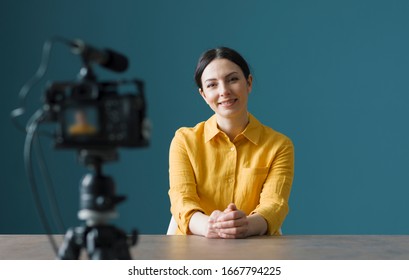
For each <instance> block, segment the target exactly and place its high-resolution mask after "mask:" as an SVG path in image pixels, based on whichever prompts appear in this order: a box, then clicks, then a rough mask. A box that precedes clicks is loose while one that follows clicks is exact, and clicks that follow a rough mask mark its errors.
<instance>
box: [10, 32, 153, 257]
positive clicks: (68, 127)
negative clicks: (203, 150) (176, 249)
mask: <svg viewBox="0 0 409 280" xmlns="http://www.w3.org/2000/svg"><path fill="white" fill-rule="evenodd" d="M54 42H62V43H64V44H65V45H68V46H69V47H70V48H71V51H72V52H73V53H74V54H76V55H79V56H80V57H81V59H82V63H83V65H82V68H81V69H80V71H79V74H78V77H77V79H76V80H75V81H70V82H53V83H51V84H50V85H49V86H48V87H47V88H46V90H45V94H44V100H43V101H44V102H43V105H42V107H41V108H39V109H38V110H37V111H36V112H35V113H34V114H33V115H32V116H31V118H30V119H29V121H28V123H27V125H26V127H25V129H23V130H24V131H25V132H26V141H25V145H24V158H25V166H26V172H27V175H28V177H29V181H30V186H31V188H32V193H33V197H34V201H35V203H36V208H37V210H38V213H39V216H40V219H41V222H42V223H43V226H44V229H45V230H46V232H47V235H48V237H49V240H50V242H51V245H52V246H53V248H54V251H55V253H56V255H57V257H58V258H59V259H78V258H79V257H80V253H81V250H82V249H86V251H87V253H88V257H89V258H90V259H130V258H131V254H130V251H129V247H130V246H133V245H135V244H136V241H137V232H136V230H133V231H132V232H131V234H126V233H125V232H124V231H122V230H121V229H119V228H117V227H115V226H113V225H110V224H109V221H110V220H111V219H114V218H116V217H117V211H116V205H117V204H118V203H120V202H122V201H124V200H125V198H126V197H125V196H123V195H116V186H115V183H114V180H113V179H112V178H111V177H110V176H107V175H105V174H104V173H103V164H104V163H106V162H108V161H115V160H117V159H118V151H117V149H118V148H120V147H129V148H135V147H145V146H147V145H148V143H149V137H150V125H149V122H148V121H147V118H146V102H145V97H144V83H143V81H141V80H138V79H132V80H118V81H98V80H97V78H96V76H95V74H94V72H93V69H92V67H91V65H92V64H93V63H96V64H99V65H100V66H102V67H104V68H107V69H109V70H112V71H115V72H122V71H125V70H126V68H127V67H128V59H127V58H126V57H125V56H124V55H122V54H119V53H117V52H115V51H113V50H109V49H106V50H99V49H97V48H94V47H92V46H90V45H88V44H85V43H84V42H83V41H82V40H79V39H77V40H71V41H70V40H66V39H64V38H60V37H57V38H54V39H53V40H49V41H46V43H45V44H44V48H43V58H42V63H41V64H40V67H39V68H38V70H37V72H36V74H35V75H34V77H33V78H32V79H31V80H29V81H28V82H27V83H26V84H25V85H24V86H23V88H22V90H21V91H20V94H19V96H20V99H21V102H22V105H21V107H19V108H17V109H15V110H13V111H12V114H11V115H12V119H13V120H14V119H16V118H17V117H19V116H21V115H23V114H24V112H25V99H26V96H27V93H28V92H29V91H30V90H31V88H32V87H33V85H34V84H36V83H37V82H38V81H39V80H40V79H41V78H42V77H43V76H44V74H45V72H46V69H47V65H48V58H49V54H50V50H51V46H52V45H53V43H54ZM43 123H53V124H56V130H55V132H54V133H52V137H53V138H54V142H55V147H56V148H68V149H76V150H77V152H78V157H79V161H80V162H81V163H82V164H84V165H85V166H86V167H88V168H89V169H90V172H89V173H88V174H86V175H85V176H84V177H83V178H82V179H81V181H80V184H79V200H80V203H79V205H80V209H79V211H78V218H79V219H80V220H81V221H83V225H81V226H78V227H71V228H68V229H67V231H66V234H65V237H64V241H63V243H62V244H61V246H60V247H59V249H58V250H57V248H56V247H57V246H56V244H55V241H54V240H53V237H52V235H51V231H50V227H49V224H48V221H47V218H46V217H45V216H46V215H45V211H44V208H43V207H42V204H41V202H40V198H39V194H38V191H37V189H36V184H35V178H34V177H35V176H34V171H33V163H32V150H33V149H32V147H33V146H34V145H35V144H36V143H38V142H36V141H35V140H36V139H38V135H39V134H40V133H39V132H38V128H39V126H40V125H41V124H43ZM20 128H21V127H20ZM46 181H47V180H46ZM55 204H56V203H55ZM55 209H56V208H55ZM60 220H61V219H60ZM61 224H62V223H61Z"/></svg>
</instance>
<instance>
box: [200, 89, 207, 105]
mask: <svg viewBox="0 0 409 280" xmlns="http://www.w3.org/2000/svg"><path fill="white" fill-rule="evenodd" d="M199 93H200V95H201V96H202V97H203V99H204V101H206V103H207V99H206V94H205V93H204V91H203V90H202V89H201V88H199ZM207 104H209V103H207Z"/></svg>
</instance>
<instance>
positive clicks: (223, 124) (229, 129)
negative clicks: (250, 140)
mask: <svg viewBox="0 0 409 280" xmlns="http://www.w3.org/2000/svg"><path fill="white" fill-rule="evenodd" d="M216 120H217V125H218V126H219V129H220V130H221V131H223V132H224V133H226V135H227V136H228V137H229V139H230V141H233V140H234V138H236V136H237V135H239V134H240V133H241V132H243V130H244V129H245V128H246V126H247V124H248V123H249V116H248V114H247V112H246V113H245V114H243V115H242V116H239V117H234V118H224V117H220V116H219V115H216Z"/></svg>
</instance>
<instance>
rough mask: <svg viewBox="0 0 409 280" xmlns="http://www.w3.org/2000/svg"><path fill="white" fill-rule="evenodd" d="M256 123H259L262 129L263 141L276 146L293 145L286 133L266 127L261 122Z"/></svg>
mask: <svg viewBox="0 0 409 280" xmlns="http://www.w3.org/2000/svg"><path fill="white" fill-rule="evenodd" d="M256 121H257V122H258V124H259V126H260V128H261V133H260V137H261V138H262V139H261V140H262V141H267V142H271V143H275V144H290V145H292V141H291V139H290V137H288V136H287V135H285V134H284V133H282V132H280V131H278V130H276V129H274V128H272V127H270V126H268V125H265V124H263V123H261V122H259V121H258V120H257V119H256Z"/></svg>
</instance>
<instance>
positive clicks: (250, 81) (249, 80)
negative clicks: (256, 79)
mask: <svg viewBox="0 0 409 280" xmlns="http://www.w3.org/2000/svg"><path fill="white" fill-rule="evenodd" d="M252 88H253V76H252V75H251V74H249V76H248V78H247V91H248V93H250V92H251V90H252Z"/></svg>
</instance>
